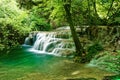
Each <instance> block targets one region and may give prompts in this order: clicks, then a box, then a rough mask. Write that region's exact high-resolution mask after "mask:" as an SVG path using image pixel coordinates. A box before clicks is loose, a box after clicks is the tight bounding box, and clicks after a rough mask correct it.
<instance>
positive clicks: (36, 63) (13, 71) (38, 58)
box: [0, 46, 113, 80]
mask: <svg viewBox="0 0 120 80" xmlns="http://www.w3.org/2000/svg"><path fill="white" fill-rule="evenodd" d="M30 48H31V47H30V46H22V47H21V48H17V49H14V50H12V51H11V52H10V54H9V55H5V56H1V57H0V80H66V79H68V78H79V77H84V78H88V77H94V78H96V79H97V80H101V79H102V78H103V76H106V75H112V74H113V73H110V72H106V71H103V70H99V69H97V68H94V67H86V66H85V65H84V64H78V63H74V62H72V61H71V60H70V59H68V58H65V57H58V56H53V55H48V54H45V53H43V54H38V53H35V52H31V51H29V49H30ZM98 74H99V75H98Z"/></svg>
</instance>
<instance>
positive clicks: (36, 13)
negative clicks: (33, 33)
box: [27, 6, 51, 31]
mask: <svg viewBox="0 0 120 80" xmlns="http://www.w3.org/2000/svg"><path fill="white" fill-rule="evenodd" d="M41 14H43V12H42V9H41V8H40V7H39V6H37V7H33V8H32V9H31V11H30V13H29V17H28V19H27V20H28V22H29V24H30V25H29V26H30V27H31V28H32V30H39V31H48V30H51V25H50V24H49V23H48V21H47V19H45V18H44V17H43V16H45V15H41Z"/></svg>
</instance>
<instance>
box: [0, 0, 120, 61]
mask: <svg viewBox="0 0 120 80" xmlns="http://www.w3.org/2000/svg"><path fill="white" fill-rule="evenodd" d="M0 5H1V7H0V53H2V51H3V50H4V51H5V50H6V49H10V48H12V47H15V46H18V45H19V44H22V43H23V42H24V39H25V36H26V35H27V34H28V33H29V32H30V31H49V30H52V29H55V28H57V27H60V26H66V25H70V29H71V32H72V36H73V39H74V42H75V44H76V45H75V46H76V53H77V54H76V56H77V57H76V58H75V59H76V60H75V61H80V62H88V61H90V60H91V59H92V58H93V57H94V56H95V55H96V54H98V53H99V52H101V51H103V50H107V48H110V49H112V52H116V51H117V49H119V45H120V43H119V37H120V28H119V25H120V0H0ZM83 25H88V26H89V27H87V28H86V30H85V31H84V30H83V29H84V28H82V26H83ZM98 25H105V27H97V26H98ZM74 26H79V28H80V29H81V31H80V32H78V33H76V30H75V28H74ZM107 26H109V27H107ZM78 34H79V36H78ZM79 37H80V38H87V40H89V41H92V44H90V45H87V44H88V43H86V42H84V41H83V42H82V41H81V39H79ZM79 40H80V41H79Z"/></svg>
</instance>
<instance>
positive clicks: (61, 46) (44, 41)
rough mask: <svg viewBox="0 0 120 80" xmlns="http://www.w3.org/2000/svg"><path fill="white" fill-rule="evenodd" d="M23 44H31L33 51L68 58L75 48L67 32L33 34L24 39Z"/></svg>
mask: <svg viewBox="0 0 120 80" xmlns="http://www.w3.org/2000/svg"><path fill="white" fill-rule="evenodd" d="M25 44H27V45H30V44H33V49H35V50H38V51H42V52H48V53H51V54H54V55H58V56H61V55H62V56H70V55H72V54H73V53H74V52H75V47H74V43H73V40H72V38H71V34H70V31H69V30H62V31H61V30H60V31H59V30H58V31H55V32H33V33H31V34H30V35H29V37H27V38H26V40H25Z"/></svg>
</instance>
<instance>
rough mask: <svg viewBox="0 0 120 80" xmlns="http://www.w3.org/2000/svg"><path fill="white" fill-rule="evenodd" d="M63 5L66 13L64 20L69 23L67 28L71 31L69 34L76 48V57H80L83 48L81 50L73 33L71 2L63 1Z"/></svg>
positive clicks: (74, 32)
mask: <svg viewBox="0 0 120 80" xmlns="http://www.w3.org/2000/svg"><path fill="white" fill-rule="evenodd" d="M63 2H64V4H63V6H64V9H65V12H66V19H67V22H68V23H69V26H70V30H71V33H72V36H73V40H74V43H75V47H76V53H77V55H78V56H80V57H82V53H83V48H82V45H81V43H80V41H79V38H78V36H77V33H76V31H75V28H74V24H73V21H72V17H71V13H70V11H71V2H72V1H71V0H63Z"/></svg>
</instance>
